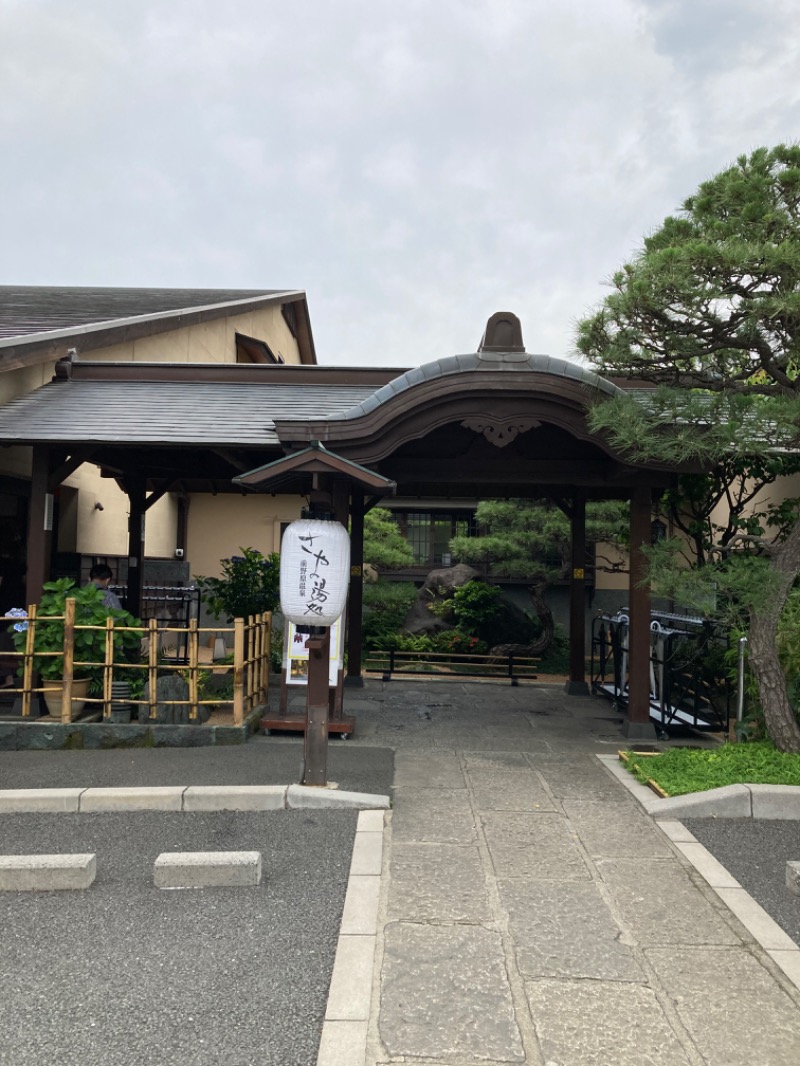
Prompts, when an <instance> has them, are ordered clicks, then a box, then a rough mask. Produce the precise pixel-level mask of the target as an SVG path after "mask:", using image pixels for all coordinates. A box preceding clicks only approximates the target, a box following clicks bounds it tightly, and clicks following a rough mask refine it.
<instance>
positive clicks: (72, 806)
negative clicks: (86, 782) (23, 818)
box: [0, 788, 85, 814]
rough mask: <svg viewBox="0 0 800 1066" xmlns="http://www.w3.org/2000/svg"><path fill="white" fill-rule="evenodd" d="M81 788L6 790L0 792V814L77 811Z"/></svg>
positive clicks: (82, 790)
mask: <svg viewBox="0 0 800 1066" xmlns="http://www.w3.org/2000/svg"><path fill="white" fill-rule="evenodd" d="M84 791H85V790H84V789H82V788H7V789H3V790H2V791H0V814H12V813H14V814H34V813H36V814H38V813H42V812H56V811H66V812H68V813H74V812H75V811H77V810H78V809H79V800H80V797H81V793H83V792H84Z"/></svg>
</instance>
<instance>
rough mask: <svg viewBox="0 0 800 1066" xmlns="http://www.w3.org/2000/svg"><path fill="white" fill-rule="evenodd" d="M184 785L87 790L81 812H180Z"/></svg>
mask: <svg viewBox="0 0 800 1066" xmlns="http://www.w3.org/2000/svg"><path fill="white" fill-rule="evenodd" d="M185 791H186V789H185V787H184V786H182V785H174V786H170V785H168V786H163V787H153V788H87V789H86V790H85V791H84V792H82V793H81V797H80V803H79V810H81V811H86V812H95V811H180V810H182V809H183V793H184V792H185Z"/></svg>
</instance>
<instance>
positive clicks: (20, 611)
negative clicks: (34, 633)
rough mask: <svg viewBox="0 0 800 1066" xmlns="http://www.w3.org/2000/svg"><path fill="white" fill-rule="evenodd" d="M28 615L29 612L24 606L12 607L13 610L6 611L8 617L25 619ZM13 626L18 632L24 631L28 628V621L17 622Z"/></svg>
mask: <svg viewBox="0 0 800 1066" xmlns="http://www.w3.org/2000/svg"><path fill="white" fill-rule="evenodd" d="M27 617H28V612H27V611H26V610H25V609H24V608H22V607H12V608H11V610H9V611H6V618H25V619H27ZM11 628H12V629H13V630H15V631H16V632H17V633H24V632H25V630H26V629H27V628H28V623H27V621H25V622H15V623H14V625H13V626H12V627H11Z"/></svg>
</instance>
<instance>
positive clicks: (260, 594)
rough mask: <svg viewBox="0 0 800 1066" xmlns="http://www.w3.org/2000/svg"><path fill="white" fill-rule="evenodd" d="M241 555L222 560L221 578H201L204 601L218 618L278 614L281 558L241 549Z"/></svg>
mask: <svg viewBox="0 0 800 1066" xmlns="http://www.w3.org/2000/svg"><path fill="white" fill-rule="evenodd" d="M239 551H240V552H241V553H242V554H241V555H233V556H231V558H230V559H223V560H222V561H221V564H220V565H221V568H222V577H198V578H197V579H196V580H197V584H198V586H199V588H200V594H201V596H202V598H203V601H204V602H205V603H206V604H207V605H208V608H209V610H210V611H211V613H212V614H213V615H214V617H215V618H222V617H224V618H225V619H226V620H227V621H228V622H232V621H233V619H234V618H248V617H249V616H250V615H256V614H265V613H266V612H267V611H275V610H277V608H278V604H279V602H280V573H281V571H280V556H279V555H278V553H277V552H273V553H272V554H271V555H266V556H265V555H262V554H261V552H260V551H257V550H256V549H255V548H240V549H239Z"/></svg>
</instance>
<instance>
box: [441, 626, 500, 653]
mask: <svg viewBox="0 0 800 1066" xmlns="http://www.w3.org/2000/svg"><path fill="white" fill-rule="evenodd" d="M430 639H431V644H432V645H433V648H432V650H433V651H438V652H441V653H442V654H444V655H448V654H452V655H485V654H486V652H487V651H488V650H489V646H488V644H487V643H486V641H485V640H480V639H479V638H478V637H473V636H470V635H469V634H468V633H462V632H461V630H460V629H448V630H447V631H446V632H444V633H434V634H432V636H431V638H430Z"/></svg>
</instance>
